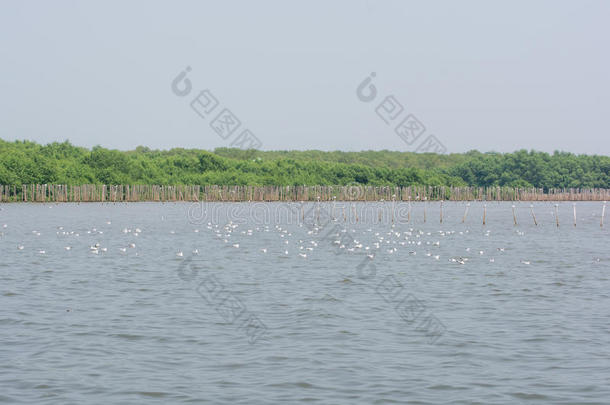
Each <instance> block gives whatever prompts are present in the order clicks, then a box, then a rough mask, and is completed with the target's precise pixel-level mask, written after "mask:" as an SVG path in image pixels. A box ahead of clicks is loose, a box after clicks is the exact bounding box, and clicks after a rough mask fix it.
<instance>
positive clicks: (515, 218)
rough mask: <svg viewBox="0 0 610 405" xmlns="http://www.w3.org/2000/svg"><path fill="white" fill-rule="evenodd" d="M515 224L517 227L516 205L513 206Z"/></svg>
mask: <svg viewBox="0 0 610 405" xmlns="http://www.w3.org/2000/svg"><path fill="white" fill-rule="evenodd" d="M513 222H514V223H515V226H517V215H515V204H513Z"/></svg>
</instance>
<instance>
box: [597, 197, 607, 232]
mask: <svg viewBox="0 0 610 405" xmlns="http://www.w3.org/2000/svg"><path fill="white" fill-rule="evenodd" d="M604 215H606V202H605V201H604V206H603V207H602V220H601V222H600V223H599V227H600V228H603V227H604Z"/></svg>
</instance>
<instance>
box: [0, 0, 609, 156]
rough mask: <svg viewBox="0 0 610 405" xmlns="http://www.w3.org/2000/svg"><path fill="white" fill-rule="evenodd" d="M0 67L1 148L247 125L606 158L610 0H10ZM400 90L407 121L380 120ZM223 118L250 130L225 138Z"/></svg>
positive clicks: (122, 145) (352, 139) (277, 136)
mask: <svg viewBox="0 0 610 405" xmlns="http://www.w3.org/2000/svg"><path fill="white" fill-rule="evenodd" d="M0 58H1V59H0V61H1V63H0V138H2V139H9V140H13V139H30V140H35V141H37V142H42V143H47V142H52V141H63V140H66V139H69V140H70V141H71V142H73V143H75V144H77V145H82V146H93V145H96V144H100V145H102V146H105V147H111V148H119V149H131V148H134V147H135V146H137V145H145V146H149V147H153V148H170V147H197V148H204V149H213V148H215V147H219V146H229V145H230V143H231V142H232V141H233V140H234V139H235V137H237V135H238V133H239V132H240V131H241V130H243V129H249V130H250V131H252V133H253V134H255V135H256V136H257V137H258V138H259V139H260V140H261V142H262V144H263V146H262V149H322V150H337V149H338V150H365V149H391V150H402V151H407V150H415V149H416V147H417V143H418V142H419V141H420V140H423V139H424V138H425V137H426V136H427V135H429V134H434V135H435V136H436V137H437V138H438V139H439V140H440V141H441V142H442V143H443V144H444V145H445V146H446V148H447V151H448V152H462V151H467V150H470V149H478V150H481V151H489V150H495V151H502V152H507V151H513V150H516V149H521V148H526V149H537V150H544V151H549V152H552V151H553V150H556V149H559V150H566V151H571V152H576V153H600V154H605V155H608V154H610V136H609V133H610V131H609V129H610V124H609V121H608V112H609V111H610V108H609V107H610V79H609V72H610V1H582V0H578V1H577V0H574V1H557V0H553V1H551V0H549V1H532V0H526V1H515V0H511V1H503V2H500V1H489V0H481V1H424V0H421V1H417V2H415V1H381V0H345V1H338V0H337V1H332V0H324V1H322V0H320V1H313V0H303V1H287V0H277V1H266V0H255V1H252V0H251V1H245V0H244V1H227V0H223V1H221V0H218V1H169V0H168V1H163V2H161V1H144V0H142V1H133V0H130V1H62V0H55V1H20V0H13V1H8V0H0ZM187 66H190V67H191V71H190V73H189V74H188V76H187V78H188V79H189V80H190V81H191V85H192V91H191V93H189V94H188V95H187V96H184V97H180V96H177V95H176V94H174V92H173V91H172V88H171V83H172V81H173V80H174V78H175V77H176V76H177V75H178V74H179V73H180V72H181V71H182V70H183V69H185V68H186V67H187ZM371 72H375V74H376V77H375V78H374V80H373V82H372V83H373V85H374V86H375V88H376V89H377V96H376V98H375V99H374V100H373V101H371V102H363V101H361V100H360V99H359V98H358V97H357V95H356V88H357V87H358V85H359V84H360V83H361V82H362V81H363V80H364V79H365V78H366V77H367V76H368V75H369V74H370V73H371ZM204 89H208V90H209V91H210V93H211V94H213V96H214V97H215V98H216V100H217V101H218V106H217V108H216V109H215V110H213V111H212V112H211V113H210V115H209V116H206V117H204V118H202V117H200V116H199V115H198V114H196V113H195V112H194V110H193V109H192V108H191V106H190V103H191V101H193V99H195V98H197V97H198V95H199V94H200V92H201V91H202V90H204ZM390 95H393V96H394V97H395V99H396V100H397V101H398V102H400V103H401V104H402V105H403V106H404V111H403V112H402V113H401V115H399V116H397V118H396V119H395V121H390V123H389V124H386V123H385V122H384V121H383V120H382V119H381V118H380V117H379V116H378V115H377V113H376V112H375V110H376V108H377V106H378V105H379V104H380V103H381V102H382V101H383V100H384V98H385V97H386V96H390ZM210 105H211V104H210ZM384 106H387V104H384ZM224 108H228V109H230V110H231V111H232V112H233V113H234V115H235V116H236V117H237V118H238V119H239V120H240V121H241V126H240V127H239V128H238V129H237V130H236V132H235V133H234V134H232V135H231V136H229V137H228V138H227V139H226V140H225V139H222V138H221V137H220V136H219V135H218V134H217V133H216V132H215V131H214V130H213V129H212V128H211V127H210V122H211V121H212V120H213V119H214V117H215V115H216V113H218V112H220V111H221V109H224ZM396 108H399V107H396ZM397 111H398V110H394V112H397ZM408 114H413V115H414V116H416V117H417V118H418V119H419V121H420V122H421V123H422V124H423V125H425V127H426V132H425V134H424V136H423V137H421V138H418V140H417V142H414V143H413V145H407V144H406V143H404V142H403V140H402V139H401V138H400V137H399V136H398V135H396V133H395V132H394V128H395V126H396V125H395V124H397V123H398V122H399V121H400V120H401V119H402V118H403V117H404V116H406V115H408ZM392 115H393V113H392Z"/></svg>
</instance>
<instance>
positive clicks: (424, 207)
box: [424, 197, 426, 224]
mask: <svg viewBox="0 0 610 405" xmlns="http://www.w3.org/2000/svg"><path fill="white" fill-rule="evenodd" d="M425 223H426V198H425V197H424V224H425Z"/></svg>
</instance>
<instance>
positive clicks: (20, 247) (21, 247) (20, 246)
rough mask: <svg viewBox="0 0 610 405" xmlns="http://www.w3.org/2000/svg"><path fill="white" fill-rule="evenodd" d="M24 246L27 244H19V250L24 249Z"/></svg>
mask: <svg viewBox="0 0 610 405" xmlns="http://www.w3.org/2000/svg"><path fill="white" fill-rule="evenodd" d="M24 247H25V246H23V245H19V246H17V249H19V250H23V248H24Z"/></svg>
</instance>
